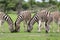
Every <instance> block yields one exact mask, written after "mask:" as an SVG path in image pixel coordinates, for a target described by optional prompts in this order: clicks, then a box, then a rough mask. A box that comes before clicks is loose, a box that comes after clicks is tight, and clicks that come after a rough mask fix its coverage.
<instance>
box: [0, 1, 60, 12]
mask: <svg viewBox="0 0 60 40" xmlns="http://www.w3.org/2000/svg"><path fill="white" fill-rule="evenodd" d="M54 5H55V6H56V8H57V9H58V10H60V2H58V1H57V0H49V1H48V0H47V2H46V1H45V0H42V2H39V1H36V0H28V2H26V1H25V0H0V10H1V11H4V12H8V11H17V10H27V9H31V10H32V9H36V10H38V9H40V8H47V7H51V6H54Z"/></svg>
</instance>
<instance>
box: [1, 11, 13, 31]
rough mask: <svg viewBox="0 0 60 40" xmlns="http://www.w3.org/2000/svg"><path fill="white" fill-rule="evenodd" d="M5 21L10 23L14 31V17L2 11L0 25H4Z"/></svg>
mask: <svg viewBox="0 0 60 40" xmlns="http://www.w3.org/2000/svg"><path fill="white" fill-rule="evenodd" d="M4 21H7V23H8V24H9V30H10V32H13V31H14V27H13V21H12V19H11V18H10V16H9V15H7V14H5V13H4V12H0V27H3V23H4ZM2 31H4V30H3V29H2Z"/></svg>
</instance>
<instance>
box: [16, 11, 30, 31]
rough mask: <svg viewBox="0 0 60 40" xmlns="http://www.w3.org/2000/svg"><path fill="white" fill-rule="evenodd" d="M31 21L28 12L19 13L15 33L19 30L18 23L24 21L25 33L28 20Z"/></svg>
mask: <svg viewBox="0 0 60 40" xmlns="http://www.w3.org/2000/svg"><path fill="white" fill-rule="evenodd" d="M30 19H31V12H30V11H27V10H26V11H21V12H20V13H19V15H18V17H17V19H16V21H15V32H18V31H19V30H20V23H21V22H22V21H24V31H26V29H27V27H26V25H27V24H28V22H29V20H30Z"/></svg>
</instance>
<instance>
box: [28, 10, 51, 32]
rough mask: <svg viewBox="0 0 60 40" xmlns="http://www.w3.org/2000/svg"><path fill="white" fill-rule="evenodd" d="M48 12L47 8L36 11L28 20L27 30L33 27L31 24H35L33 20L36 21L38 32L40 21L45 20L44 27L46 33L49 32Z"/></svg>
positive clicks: (29, 30)
mask: <svg viewBox="0 0 60 40" xmlns="http://www.w3.org/2000/svg"><path fill="white" fill-rule="evenodd" d="M49 15H50V14H49V13H48V11H47V10H41V11H39V12H37V13H36V14H35V15H34V16H33V17H32V18H31V20H30V21H29V23H28V28H27V32H31V30H32V29H33V27H32V26H33V25H34V24H35V22H37V23H38V24H39V25H38V32H40V31H41V22H45V29H46V33H48V32H49V29H50V28H49V24H50V23H49V22H50V21H51V19H49V18H51V17H49Z"/></svg>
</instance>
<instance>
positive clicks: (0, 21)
mask: <svg viewBox="0 0 60 40" xmlns="http://www.w3.org/2000/svg"><path fill="white" fill-rule="evenodd" d="M3 23H4V20H0V27H1V32H4V26H3Z"/></svg>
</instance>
